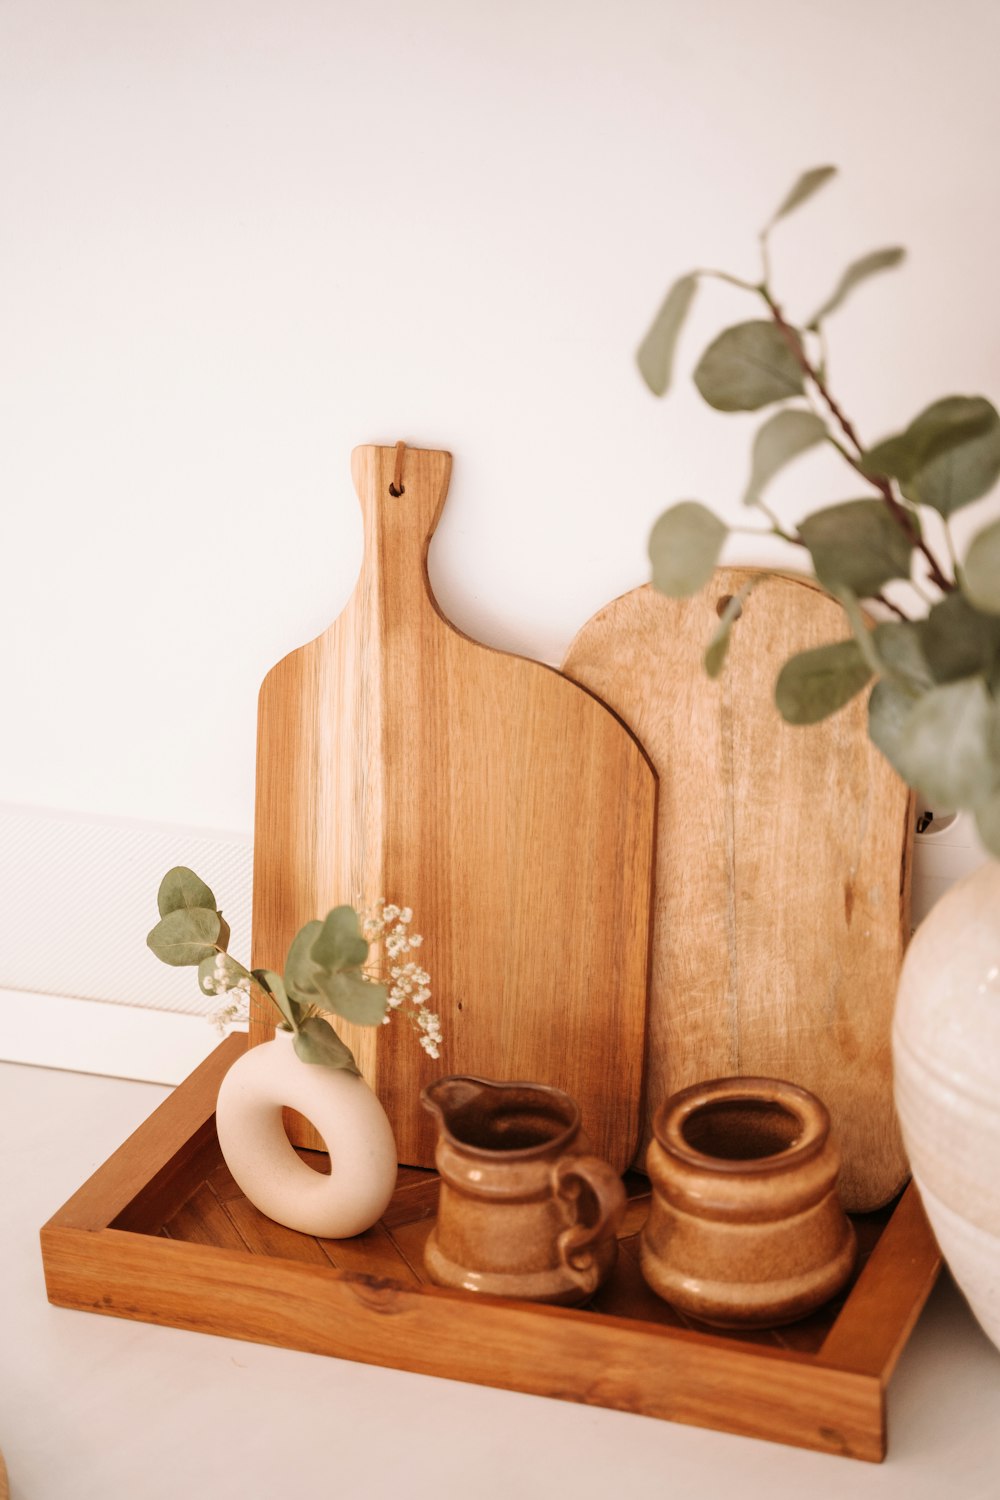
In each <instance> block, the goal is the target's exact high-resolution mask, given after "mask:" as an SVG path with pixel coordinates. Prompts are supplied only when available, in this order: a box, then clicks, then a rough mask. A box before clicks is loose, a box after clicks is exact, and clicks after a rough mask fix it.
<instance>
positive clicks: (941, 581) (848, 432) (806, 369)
mask: <svg viewBox="0 0 1000 1500" xmlns="http://www.w3.org/2000/svg"><path fill="white" fill-rule="evenodd" d="M760 294H761V296H762V297H763V299H764V301H765V302H766V303H767V306H768V307H769V309H770V311H771V316H772V317H773V319H774V321H775V323H776V324H777V326H778V328H779V330H780V331H781V333H782V335H783V337H784V339H785V342H786V343H787V345H788V347H789V349H790V350H791V351H792V354H793V355H794V357H795V360H796V363H797V364H798V365H799V367H800V369H801V370H802V372H803V374H804V375H805V376H806V377H807V379H809V380H811V381H812V383H813V385H814V386H815V387H816V389H817V391H818V392H819V394H820V396H821V397H822V398H823V401H824V402H825V404H826V406H827V409H828V410H829V412H830V415H831V416H832V417H833V419H834V421H835V422H836V423H837V425H838V427H839V428H840V430H841V432H842V433H843V434H844V436H845V437H846V439H847V441H848V442H849V443H850V445H851V447H852V448H853V449H854V453H853V454H852V453H851V452H850V451H849V450H848V449H846V448H844V447H842V446H841V445H840V444H839V443H838V444H836V446H837V447H838V448H839V451H840V452H841V454H842V455H843V457H844V458H845V459H846V460H847V462H848V463H849V464H850V465H851V468H852V469H856V470H857V472H858V473H859V474H860V475H862V477H863V478H865V479H867V481H868V483H869V484H873V485H874V486H875V488H876V489H877V490H878V492H879V494H880V495H881V496H882V499H883V500H884V501H885V503H886V505H887V506H888V508H889V511H890V513H891V514H892V517H893V519H894V521H895V522H896V524H897V526H899V528H900V530H901V531H902V532H903V533H904V534H905V536H906V538H907V540H908V541H909V543H910V545H911V546H912V547H913V548H914V549H915V550H917V551H919V552H922V553H923V555H924V557H925V558H926V560H927V564H928V568H929V576H930V580H931V582H932V583H933V584H936V586H937V587H938V588H939V589H940V590H941V591H942V593H945V594H950V593H951V592H952V591H953V590H954V588H955V585H954V583H953V582H952V580H951V579H950V578H948V576H947V574H945V573H944V572H943V571H942V569H941V566H940V564H939V563H938V560H937V558H936V557H935V556H934V553H933V552H932V551H931V549H930V547H929V546H928V545H927V543H926V542H925V541H924V539H923V537H922V535H921V534H920V531H919V530H918V528H917V526H916V523H915V521H914V519H913V517H912V516H911V515H910V513H909V511H908V510H907V508H906V506H905V505H903V504H901V502H900V501H899V500H897V499H896V496H895V495H894V494H893V492H892V484H891V482H890V480H889V478H888V477H887V476H886V475H884V474H878V475H875V474H869V473H867V472H866V470H865V469H864V468H863V467H862V464H861V459H862V457H863V455H864V445H863V444H862V442H861V440H860V438H859V437H858V434H857V432H856V431H855V429H854V425H853V423H852V422H851V421H850V419H849V418H848V417H847V416H846V414H845V413H844V411H843V410H842V409H841V407H840V406H839V405H838V403H837V401H836V400H835V399H834V396H833V394H832V392H831V391H830V389H829V387H828V386H827V384H826V381H825V379H824V378H823V375H822V374H821V373H820V371H819V370H817V369H816V367H815V366H814V365H813V364H812V362H811V361H810V359H809V356H808V355H807V354H806V351H805V349H804V348H803V345H802V340H801V339H800V338H799V335H798V332H797V330H796V329H795V328H793V327H792V325H791V324H790V323H789V322H788V321H787V319H786V318H785V316H784V314H783V313H782V311H781V308H780V307H779V306H778V304H777V302H775V300H774V298H773V297H772V295H771V293H770V291H769V290H768V288H767V287H766V286H762V287H761V288H760Z"/></svg>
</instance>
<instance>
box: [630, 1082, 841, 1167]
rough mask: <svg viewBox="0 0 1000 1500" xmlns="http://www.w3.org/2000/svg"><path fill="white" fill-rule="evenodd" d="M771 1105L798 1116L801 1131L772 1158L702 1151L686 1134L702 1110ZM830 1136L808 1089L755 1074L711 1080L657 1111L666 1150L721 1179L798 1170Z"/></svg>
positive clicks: (657, 1135) (826, 1117) (656, 1129)
mask: <svg viewBox="0 0 1000 1500" xmlns="http://www.w3.org/2000/svg"><path fill="white" fill-rule="evenodd" d="M726 1103H732V1104H739V1103H746V1104H751V1105H771V1106H772V1107H774V1108H775V1109H780V1110H783V1111H784V1112H785V1113H786V1114H790V1115H792V1116H793V1117H794V1118H795V1119H796V1120H797V1121H798V1122H799V1124H800V1126H801V1129H800V1132H799V1134H798V1135H797V1136H796V1138H795V1139H794V1140H793V1141H792V1142H791V1143H790V1144H789V1145H788V1146H784V1147H782V1148H781V1150H779V1151H772V1152H770V1153H769V1154H767V1155H766V1156H751V1157H728V1156H713V1155H712V1154H711V1153H710V1152H707V1151H699V1150H698V1148H697V1146H692V1145H691V1143H690V1142H689V1141H688V1139H687V1138H686V1136H685V1135H684V1127H685V1126H686V1125H687V1123H688V1121H689V1120H690V1119H691V1118H692V1116H693V1115H695V1114H697V1113H698V1112H699V1111H700V1110H703V1109H708V1108H711V1107H712V1106H713V1105H717V1104H726ZM829 1134H830V1113H829V1110H828V1109H827V1107H826V1105H825V1104H824V1103H823V1101H822V1100H821V1099H818V1098H817V1097H816V1095H815V1094H812V1093H810V1092H809V1090H808V1089H804V1088H802V1087H801V1086H800V1085H799V1084H797V1083H789V1082H788V1081H787V1080H786V1079H781V1078H765V1077H763V1076H754V1077H746V1078H711V1079H707V1080H705V1081H704V1082H702V1083H695V1084H691V1085H690V1086H689V1087H688V1088H685V1089H681V1090H679V1091H678V1092H677V1093H676V1094H672V1095H671V1097H670V1098H669V1099H667V1100H665V1102H664V1103H663V1104H661V1105H660V1108H659V1109H658V1110H657V1111H656V1114H655V1116H654V1119H653V1136H654V1139H655V1140H656V1141H657V1143H658V1144H659V1145H660V1146H661V1147H662V1149H663V1150H664V1151H666V1152H668V1153H669V1155H670V1156H672V1157H674V1158H675V1159H677V1160H679V1161H682V1162H684V1163H685V1164H686V1165H687V1166H690V1167H696V1168H698V1169H699V1170H700V1171H703V1172H710V1173H712V1174H713V1175H718V1176H727V1177H728V1176H733V1177H752V1176H754V1175H755V1174H758V1173H762V1172H766V1173H772V1172H776V1171H784V1170H792V1169H794V1168H795V1167H798V1166H801V1165H802V1164H803V1163H804V1162H806V1161H808V1160H810V1159H811V1158H812V1157H814V1156H816V1155H818V1154H819V1152H820V1151H822V1149H823V1147H824V1145H825V1144H826V1142H827V1139H828V1138H829Z"/></svg>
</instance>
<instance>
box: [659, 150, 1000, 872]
mask: <svg viewBox="0 0 1000 1500" xmlns="http://www.w3.org/2000/svg"><path fill="white" fill-rule="evenodd" d="M835 170H836V169H835V168H834V167H830V166H823V167H814V168H812V169H811V170H810V171H808V172H804V173H803V174H802V176H801V177H799V179H798V180H797V181H796V182H795V184H794V185H793V187H792V188H791V190H790V191H789V193H788V194H787V195H786V197H785V198H784V199H783V200H782V202H781V204H780V205H779V207H778V209H777V211H776V212H775V213H774V214H772V216H771V218H770V219H769V220H768V222H767V223H766V224H765V226H764V228H763V229H762V230H761V233H760V247H761V266H762V275H761V279H760V281H759V282H756V283H754V282H749V281H746V280H743V279H741V278H739V277H735V276H730V275H728V274H727V273H725V272H721V271H714V270H698V271H693V272H689V273H688V274H687V275H685V276H682V277H681V278H680V279H679V280H678V281H676V282H675V283H674V285H673V286H672V287H671V288H670V290H669V292H668V293H667V295H666V298H665V299H664V301H663V304H662V306H661V307H660V310H659V312H658V313H657V315H656V318H655V319H654V321H653V324H652V326H651V327H650V329H649V332H648V333H647V335H646V337H645V338H644V339H643V341H642V344H641V345H640V348H639V351H638V364H639V369H640V371H641V373H642V376H643V379H644V380H645V382H646V384H647V385H648V387H649V388H650V390H651V391H652V392H653V393H654V394H655V395H657V396H663V395H665V394H666V392H667V390H668V389H669V386H670V382H671V377H672V373H673V365H674V356H675V352H676V347H677V341H678V338H679V336H680V333H681V330H682V328H683V326H684V321H685V318H686V316H687V313H688V310H689V309H690V307H691V304H692V302H693V300H694V296H695V293H696V291H697V289H698V286H699V283H700V282H701V281H702V280H703V279H705V278H715V279H721V280H724V281H727V282H730V283H732V284H735V285H736V286H738V287H740V288H741V289H742V290H744V291H745V292H746V293H747V294H748V295H750V296H753V297H754V298H756V299H757V300H758V301H759V303H760V304H761V314H762V315H759V316H758V317H756V318H754V319H751V320H750V321H747V322H743V323H738V324H736V325H735V326H734V327H731V328H727V329H725V330H724V331H723V332H722V333H720V334H719V335H718V337H717V338H715V339H714V340H713V342H712V343H711V344H710V345H709V347H708V348H707V349H706V350H705V352H704V354H703V355H702V356H701V359H700V360H699V361H698V364H697V366H696V367H695V370H694V374H693V379H694V383H695V386H696V387H697V389H698V390H699V392H700V393H701V395H702V396H703V397H704V399H705V400H706V401H707V402H708V404H709V405H710V406H712V407H714V408H715V409H716V410H717V411H724V412H732V411H740V412H746V411H759V410H762V409H763V408H765V407H772V408H775V409H774V410H773V411H772V412H771V414H770V415H769V416H768V417H767V418H766V420H765V421H764V422H763V423H762V424H761V426H760V427H759V428H758V430H757V433H756V436H755V438H754V443H753V452H752V457H751V464H750V474H749V477H748V481H747V484H746V488H745V490H744V493H743V497H742V498H743V504H744V505H745V506H746V507H747V508H748V509H749V510H751V511H754V512H756V513H757V514H758V515H759V516H760V517H762V519H763V522H764V524H763V525H762V526H759V527H742V526H741V527H731V526H729V525H727V524H726V523H725V522H724V521H722V520H720V519H719V517H718V516H716V515H715V514H714V513H713V512H712V511H711V510H710V509H709V508H708V507H707V506H705V505H702V504H701V503H700V502H698V501H695V500H684V501H681V502H680V503H679V504H676V505H674V506H672V507H671V508H670V509H669V510H667V511H665V512H664V514H663V515H662V516H660V518H659V520H658V521H657V522H656V525H655V526H654V528H653V531H652V534H651V536H650V543H649V552H650V559H651V561H652V565H653V584H654V586H655V587H656V588H658V589H660V590H661V592H663V593H665V594H669V595H671V596H672V597H674V598H683V597H686V596H687V595H690V594H694V593H696V592H697V591H698V590H699V589H700V588H702V587H703V586H704V585H705V584H706V583H708V581H709V579H710V578H711V576H712V572H713V570H714V568H715V566H716V563H717V562H718V559H719V556H720V553H721V551H722V546H723V543H724V542H725V540H726V537H727V536H728V534H729V532H730V531H748V530H755V531H757V532H758V533H760V534H764V535H774V536H777V537H780V538H781V539H782V540H783V541H785V542H788V543H791V544H792V545H794V546H797V547H800V548H802V549H803V550H804V551H805V552H807V553H808V555H809V559H810V561H811V564H812V569H813V572H814V573H815V576H816V578H817V579H818V581H819V582H820V583H821V584H822V585H823V587H824V588H825V589H826V590H827V592H828V593H829V594H831V595H832V596H833V597H834V598H835V599H837V600H838V601H839V602H840V604H841V605H842V606H843V608H844V612H845V615H846V619H847V624H848V625H849V627H850V633H849V634H847V635H846V636H845V638H844V639H843V640H840V641H836V642H833V643H831V644H830V645H828V646H821V647H818V648H817V649H815V650H812V651H804V652H801V653H799V654H798V655H796V656H793V657H791V658H790V660H789V661H787V662H786V663H785V665H784V667H783V668H782V670H781V672H780V674H779V676H778V679H777V682H776V684H775V701H776V703H777V706H778V709H779V710H780V712H781V714H782V715H783V717H784V718H785V719H786V720H787V721H788V722H789V723H792V724H813V723H816V722H818V721H819V720H821V719H824V718H826V717H827V716H828V715H830V714H832V713H835V712H836V711H837V710H838V709H839V708H842V707H843V706H844V704H846V703H847V702H849V701H850V699H852V698H853V697H854V696H855V695H856V694H857V693H859V692H861V691H862V690H863V689H864V688H866V687H867V686H868V685H869V684H870V683H871V682H872V681H873V679H874V680H875V681H874V687H873V688H872V691H871V694H870V696H869V700H868V728H869V734H870V736H871V739H872V741H873V742H874V744H875V745H877V746H878V748H879V749H880V750H881V751H882V753H883V754H884V755H885V756H886V757H887V758H888V760H889V761H890V762H891V764H892V765H893V766H895V768H896V770H897V771H898V772H899V773H900V775H902V776H903V777H904V779H905V780H906V781H907V782H908V783H909V784H910V785H911V786H913V787H915V788H917V789H918V790H919V791H921V792H922V793H923V794H924V795H925V796H926V797H927V798H929V799H931V800H932V801H935V802H937V803H938V804H939V805H942V806H944V807H947V808H952V809H958V808H967V809H971V810H972V811H973V812H974V814H975V818H976V824H977V827H978V830H979V834H980V836H981V838H982V840H983V842H984V844H985V845H986V846H987V848H989V849H990V850H991V852H992V853H994V854H996V855H1000V702H998V699H1000V521H993V522H992V523H990V524H988V525H986V526H985V527H983V529H982V530H981V531H980V532H979V533H978V534H977V535H976V536H975V537H974V538H973V540H972V542H971V544H970V546H969V547H968V550H967V552H966V555H965V560H964V562H959V561H958V558H957V554H956V549H955V545H954V542H953V540H952V537H951V533H950V530H949V520H950V517H951V516H952V515H953V514H954V513H955V512H956V511H958V510H960V509H962V508H963V507H965V506H967V505H970V504H972V503H973V502H974V501H976V500H979V499H981V498H982V497H983V496H984V495H986V494H987V493H988V491H989V490H990V489H991V488H992V487H993V485H994V484H995V482H996V480H997V478H998V476H1000V416H998V414H997V412H996V410H995V408H994V407H993V405H992V404H991V403H990V402H989V401H988V400H986V398H985V397H983V396H948V397H945V398H944V399H943V400H940V401H935V402H933V403H932V404H931V405H930V406H928V407H927V408H926V410H924V411H922V412H921V413H920V414H919V416H917V417H915V418H914V420H913V421H912V422H911V423H910V424H909V426H907V427H906V428H904V429H903V430H902V431H900V432H897V433H894V434H893V435H891V436H890V437H887V438H883V439H882V440H881V441H880V442H878V443H875V444H874V445H872V446H866V445H865V444H864V443H863V442H862V441H861V439H860V437H859V436H858V432H857V429H856V428H855V426H854V424H853V422H852V421H851V420H850V418H849V417H848V416H847V415H846V413H845V410H844V408H843V406H842V404H841V403H840V401H839V400H838V399H837V398H836V397H835V396H834V394H833V392H832V390H831V387H830V382H829V374H828V368H827V353H826V337H825V330H826V321H827V319H828V318H829V317H830V316H831V315H832V314H834V313H835V312H837V311H838V309H839V308H840V307H842V306H843V304H844V302H845V301H846V299H847V298H848V297H849V296H850V295H851V293H852V292H853V291H854V290H855V289H856V288H857V287H858V286H860V285H861V284H862V283H863V282H865V281H867V280H869V279H870V278H871V277H872V276H875V275H877V274H880V273H882V272H884V271H888V270H891V269H892V268H894V267H896V266H898V265H899V264H900V263H901V262H902V260H903V259H904V251H903V250H902V249H901V248H900V247H899V246H897V245H892V246H888V247H887V248H884V249H879V250H873V251H870V252H869V253H868V254H866V255H863V256H861V257H860V258H859V259H857V260H855V261H853V262H852V263H851V264H850V265H849V266H848V267H847V269H846V270H845V271H844V272H843V274H842V275H841V277H840V278H839V280H838V282H837V284H836V285H835V287H834V288H833V290H832V291H831V292H830V294H829V295H828V296H827V297H826V298H825V299H824V300H823V301H822V302H821V303H820V305H819V307H818V309H817V311H816V312H814V313H812V314H811V316H809V317H808V318H804V319H802V320H800V321H798V322H795V321H792V320H790V319H789V318H788V317H787V316H786V314H785V312H784V310H783V308H782V306H781V304H780V302H779V301H778V299H777V297H776V295H775V293H774V290H773V287H772V273H771V259H770V235H771V231H772V230H773V229H774V228H775V226H776V225H777V224H778V223H779V222H780V221H781V220H783V219H784V218H785V217H786V216H787V215H788V214H790V213H792V212H793V211H794V210H795V209H797V208H799V207H801V205H802V204H804V203H806V202H807V201H808V200H809V199H810V198H811V197H812V196H813V195H814V194H815V193H816V192H818V191H819V190H820V188H822V187H824V186H825V185H826V183H828V182H829V181H830V179H831V178H832V177H833V176H834V174H835ZM821 443H827V444H829V445H830V446H832V447H833V448H834V449H836V451H837V452H838V453H839V454H840V456H841V458H842V459H843V460H844V462H845V463H846V464H847V465H848V466H849V468H850V469H851V471H852V474H853V476H854V478H855V480H856V482H857V483H858V485H859V486H861V485H863V486H865V487H866V488H865V492H864V493H863V494H861V495H860V496H858V497H857V498H851V499H847V500H843V501H841V502H840V503H839V504H836V505H831V506H827V507H825V508H824V509H822V510H819V511H815V512H814V513H813V514H811V515H809V516H806V517H805V518H804V519H803V520H801V521H799V522H798V524H797V525H796V526H791V525H786V524H783V523H782V521H781V520H780V519H779V517H778V516H777V515H776V514H775V512H774V511H773V510H772V508H771V507H770V505H769V504H768V502H767V500H766V499H765V492H766V490H767V487H768V485H769V484H770V483H771V481H772V480H773V479H774V477H775V476H776V475H777V474H778V473H779V472H780V471H781V470H782V469H783V468H784V467H785V466H786V465H787V464H788V463H790V462H791V461H792V460H793V459H795V458H797V457H798V456H799V455H800V454H803V453H805V452H806V451H808V450H809V449H811V448H815V447H817V446H818V445H819V444H821ZM929 511H930V512H936V513H937V515H938V516H939V517H940V526H941V528H942V529H943V535H944V538H945V541H946V543H947V547H948V559H947V561H946V560H944V559H942V558H941V557H940V556H939V555H938V553H937V552H936V550H935V548H934V546H933V544H932V542H931V540H930V538H929V536H928V528H927V525H926V521H927V512H929ZM899 582H908V583H910V584H911V585H912V586H913V589H914V591H915V592H916V594H917V595H918V597H921V598H923V600H924V601H925V603H926V606H927V609H926V613H925V614H921V615H920V616H919V617H918V618H913V617H911V615H909V614H908V613H907V611H906V609H904V608H903V606H902V605H901V604H900V603H899V601H898V599H894V598H892V597H890V596H889V594H888V593H887V592H886V591H887V589H889V588H891V587H892V586H893V585H894V584H897V583H899ZM746 592H748V591H745V593H744V595H743V596H741V597H740V598H739V599H734V600H732V601H730V603H729V605H728V606H727V608H726V610H725V612H724V614H723V616H722V618H721V620H720V623H719V626H718V627H717V629H716V631H715V633H714V635H713V637H712V639H711V640H710V641H709V642H708V644H707V649H706V653H705V667H706V670H707V671H708V673H709V674H710V675H711V676H713V677H715V676H717V675H718V673H719V672H720V671H721V670H722V667H723V663H724V661H725V656H726V649H727V646H728V643H729V637H730V632H731V631H732V629H733V627H734V625H735V622H736V621H737V620H738V619H739V617H740V615H741V613H742V606H743V604H744V603H745V598H746ZM864 601H874V602H875V603H876V604H877V605H880V606H882V607H883V609H884V610H885V611H886V612H888V613H889V614H891V615H892V616H894V618H893V619H891V620H883V621H881V622H880V623H877V622H875V621H873V620H872V619H871V618H870V617H869V615H868V614H867V613H866V612H865V611H864V610H863V609H862V603H863V602H864Z"/></svg>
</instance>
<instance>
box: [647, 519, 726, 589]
mask: <svg viewBox="0 0 1000 1500" xmlns="http://www.w3.org/2000/svg"><path fill="white" fill-rule="evenodd" d="M727 534H728V527H727V526H726V525H725V524H724V523H723V522H722V521H720V520H719V519H718V517H717V516H714V515H713V514H712V512H711V511H710V510H708V509H707V507H706V506H704V505H699V503H698V501H697V500H682V501H681V502H680V504H679V505H672V506H671V507H670V509H669V510H665V511H664V512H663V515H662V516H661V517H660V519H659V520H658V521H657V523H656V525H655V526H654V527H653V530H652V533H651V535H650V538H649V557H650V561H651V562H652V564H653V587H654V588H656V589H659V591H660V593H661V594H667V595H669V597H670V598H671V599H684V598H686V597H687V596H688V595H689V594H696V593H697V592H698V590H699V589H700V588H702V587H703V586H704V585H705V584H706V583H707V582H708V580H709V579H710V578H711V576H712V573H713V570H714V568H715V564H716V562H717V561H718V558H719V553H720V552H721V551H722V544H723V542H724V541H725V540H726V536H727Z"/></svg>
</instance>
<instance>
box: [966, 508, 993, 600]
mask: <svg viewBox="0 0 1000 1500" xmlns="http://www.w3.org/2000/svg"><path fill="white" fill-rule="evenodd" d="M962 588H963V590H964V591H965V593H966V594H968V596H969V598H970V599H971V600H972V602H973V604H975V605H976V606H977V608H979V609H982V610H986V612H987V613H988V614H991V615H1000V521H994V522H993V525H992V526H987V527H986V528H985V529H984V530H983V531H981V532H980V533H979V535H978V536H976V537H973V540H972V545H971V546H970V548H969V550H968V553H967V554H966V558H965V565H964V566H963V568H962Z"/></svg>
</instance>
